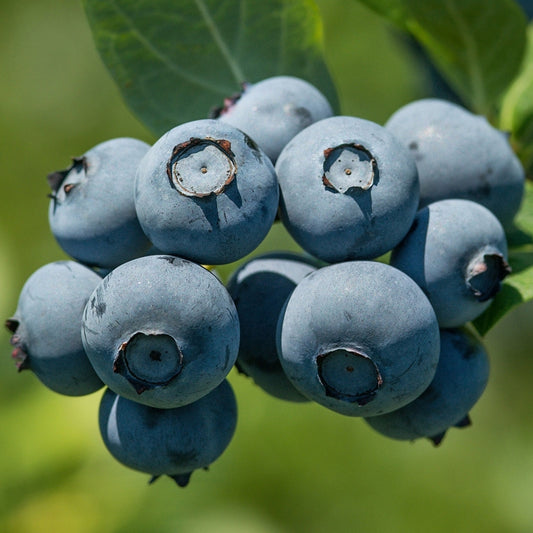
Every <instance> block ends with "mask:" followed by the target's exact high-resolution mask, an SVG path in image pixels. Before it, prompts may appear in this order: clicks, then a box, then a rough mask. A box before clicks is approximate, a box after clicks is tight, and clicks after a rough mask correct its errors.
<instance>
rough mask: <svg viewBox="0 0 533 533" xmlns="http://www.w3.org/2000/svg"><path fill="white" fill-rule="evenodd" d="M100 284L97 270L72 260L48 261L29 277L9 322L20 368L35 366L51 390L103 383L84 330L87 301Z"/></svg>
mask: <svg viewBox="0 0 533 533" xmlns="http://www.w3.org/2000/svg"><path fill="white" fill-rule="evenodd" d="M99 282H100V277H99V276H98V275H97V274H96V273H95V272H93V271H92V270H91V269H89V268H87V267H85V266H83V265H80V264H79V263H75V262H74V261H56V262H53V263H49V264H47V265H44V266H42V267H41V268H39V269H38V270H36V271H35V272H34V273H33V274H32V275H31V276H30V277H29V278H28V280H27V281H26V283H25V284H24V286H23V288H22V291H21V293H20V296H19V300H18V305H17V309H16V311H15V314H14V315H13V317H11V318H8V319H7V320H6V326H7V328H8V329H9V330H10V331H11V332H12V333H13V335H12V337H11V343H12V344H13V345H14V347H15V348H14V350H13V354H12V356H13V359H14V360H15V362H16V364H17V367H18V368H19V370H24V369H30V370H32V371H33V372H34V374H35V375H36V376H37V377H38V378H39V380H40V381H41V382H42V383H43V384H44V385H46V386H47V387H48V388H49V389H51V390H53V391H55V392H57V393H59V394H64V395H67V396H83V395H85V394H90V393H92V392H95V391H97V390H98V389H100V388H101V387H103V385H104V384H103V383H102V381H100V379H99V378H98V376H97V375H96V373H95V371H94V369H93V367H92V366H91V363H90V362H89V360H88V359H87V356H86V355H85V351H84V349H83V345H82V340H81V333H80V329H81V320H82V315H83V310H84V308H85V304H86V303H87V301H88V299H89V297H90V296H91V294H92V292H93V290H94V289H95V287H96V286H97V285H98V283H99Z"/></svg>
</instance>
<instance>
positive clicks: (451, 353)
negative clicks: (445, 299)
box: [366, 329, 489, 445]
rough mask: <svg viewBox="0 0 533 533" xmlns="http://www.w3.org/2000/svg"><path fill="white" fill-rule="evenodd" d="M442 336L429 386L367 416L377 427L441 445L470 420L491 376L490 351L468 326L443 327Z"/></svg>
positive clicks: (388, 433)
mask: <svg viewBox="0 0 533 533" xmlns="http://www.w3.org/2000/svg"><path fill="white" fill-rule="evenodd" d="M440 339H441V350H440V357H439V364H438V365H437V372H436V373H435V377H434V378H433V380H432V382H431V384H430V385H429V387H428V388H427V389H426V390H425V391H424V392H423V393H422V394H421V395H420V396H419V397H418V398H416V399H415V400H414V401H412V402H411V403H409V404H407V405H406V406H404V407H401V408H400V409H397V410H396V411H393V412H391V413H387V414H384V415H381V416H375V417H371V418H367V419H366V421H367V422H368V424H369V425H370V426H371V427H373V428H374V429H375V430H376V431H379V432H380V433H382V434H383V435H385V436H387V437H391V438H393V439H399V440H415V439H418V438H421V437H426V438H429V439H430V440H432V441H433V443H434V444H435V445H437V444H439V443H440V442H441V441H442V439H443V438H444V435H445V433H446V431H447V430H448V429H449V428H450V427H453V426H457V427H465V426H466V425H469V424H470V417H469V416H468V412H469V411H470V409H472V407H473V406H474V405H475V404H476V402H477V401H478V400H479V398H480V397H481V395H482V393H483V391H484V390H485V387H486V385H487V381H488V378H489V359H488V355H487V352H486V351H485V348H484V347H483V344H482V343H481V341H480V340H479V339H477V338H476V337H475V336H474V335H473V334H472V333H470V332H469V331H467V330H466V329H449V330H442V331H441V338H440Z"/></svg>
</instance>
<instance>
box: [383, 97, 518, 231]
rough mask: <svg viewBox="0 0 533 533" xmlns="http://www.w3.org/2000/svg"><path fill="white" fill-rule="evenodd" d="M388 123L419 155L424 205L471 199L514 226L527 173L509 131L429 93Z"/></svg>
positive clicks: (401, 139) (416, 156)
mask: <svg viewBox="0 0 533 533" xmlns="http://www.w3.org/2000/svg"><path fill="white" fill-rule="evenodd" d="M385 127H386V128H387V129H388V130H389V131H390V132H391V133H392V134H394V135H395V136H396V137H397V138H398V140H399V141H400V142H401V143H402V144H403V145H404V146H406V147H407V148H409V150H411V152H412V154H413V156H414V157H415V159H416V165H417V168H418V174H419V179H420V207H424V206H426V205H428V204H430V203H432V202H436V201H438V200H444V199H447V198H462V199H465V200H472V201H475V202H478V203H480V204H482V205H484V206H485V207H486V208H488V209H489V210H490V211H492V212H493V213H494V214H495V215H496V217H497V218H498V219H499V220H500V222H501V223H502V225H503V226H504V227H505V228H508V227H509V226H510V224H511V222H512V220H513V218H514V216H515V215H516V213H517V212H518V209H519V208H520V204H521V201H522V196H523V193H524V183H525V173H524V169H523V167H522V165H521V163H520V161H519V159H518V157H517V156H516V155H515V153H514V152H513V149H512V147H511V145H510V143H509V139H508V136H507V135H506V134H505V133H504V132H502V131H500V130H498V129H496V128H494V127H493V126H492V125H491V124H490V123H489V122H488V121H487V119H486V118H485V117H484V116H480V115H475V114H473V113H471V112H470V111H468V110H467V109H465V108H463V107H462V106H460V105H457V104H454V103H452V102H447V101H446V100H440V99H437V98H427V99H422V100H417V101H415V102H411V103H409V104H407V105H406V106H404V107H402V108H400V109H398V110H397V111H396V112H395V113H394V114H393V115H392V116H391V117H390V118H389V120H388V121H387V123H386V124H385Z"/></svg>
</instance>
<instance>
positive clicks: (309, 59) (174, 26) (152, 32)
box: [84, 0, 338, 135]
mask: <svg viewBox="0 0 533 533" xmlns="http://www.w3.org/2000/svg"><path fill="white" fill-rule="evenodd" d="M84 6H85V11H86V14H87V18H88V20H89V24H90V26H91V29H92V32H93V36H94V40H95V43H96V46H97V48H98V51H99V52H100V55H101V57H102V59H103V61H104V63H105V64H106V66H107V68H108V69H109V71H110V72H111V75H112V77H113V78H114V80H115V82H116V83H117V85H118V87H119V88H120V90H121V92H122V95H123V97H124V99H125V101H126V103H127V104H128V105H129V107H130V108H131V109H132V110H133V112H134V113H135V114H136V115H137V116H138V117H139V118H140V120H141V121H142V122H143V123H144V124H145V125H146V126H148V127H149V128H150V129H151V130H152V131H153V132H154V133H156V134H158V135H160V134H162V133H164V132H165V131H167V130H169V129H170V128H172V127H174V126H176V125H177V124H179V123H182V122H186V121H189V120H196V119H201V118H206V117H207V116H208V114H209V112H210V111H211V109H212V108H213V107H217V106H220V105H222V104H223V100H224V98H225V97H229V96H232V95H234V94H235V93H237V92H239V91H240V89H241V84H242V83H243V82H255V81H259V80H261V79H264V78H267V77H269V76H274V75H280V74H289V75H293V76H298V77H301V78H303V79H306V80H308V81H310V82H311V83H313V84H314V85H315V86H317V87H318V88H319V89H320V90H321V91H322V92H323V93H324V94H325V95H326V97H327V98H328V99H329V100H330V102H331V104H332V106H333V107H334V108H338V103H337V96H336V92H335V88H334V85H333V82H332V80H331V78H330V75H329V73H328V70H327V67H326V65H325V63H324V59H323V51H322V25H321V19H320V15H319V12H318V9H317V7H316V5H315V3H314V2H313V1H312V0H262V1H261V2H256V1H253V0H240V1H237V0H181V1H178V2H177V1H176V0H84Z"/></svg>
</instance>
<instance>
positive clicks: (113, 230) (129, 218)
mask: <svg viewBox="0 0 533 533" xmlns="http://www.w3.org/2000/svg"><path fill="white" fill-rule="evenodd" d="M149 147H150V146H149V145H148V144H146V143H145V142H143V141H140V140H138V139H131V138H127V137H121V138H117V139H111V140H108V141H105V142H103V143H100V144H98V145H96V146H95V147H94V148H92V149H90V150H89V151H88V152H86V153H85V154H84V155H83V156H81V157H77V158H74V159H73V163H72V165H71V166H70V167H69V168H67V169H65V170H60V171H58V172H54V173H52V174H50V175H49V176H48V181H49V184H50V186H51V188H52V194H51V201H50V204H49V209H48V220H49V223H50V229H51V231H52V233H53V235H54V237H55V238H56V240H57V242H58V244H59V246H60V247H61V248H62V249H63V251H65V252H66V253H67V254H68V255H70V256H71V257H73V258H75V259H77V260H78V261H81V262H82V263H85V264H86V265H90V266H98V267H102V268H113V267H115V266H118V265H120V264H121V263H124V262H126V261H128V260H130V259H133V258H135V257H138V256H140V255H142V254H143V253H144V251H145V250H147V249H148V248H149V246H150V243H149V241H148V239H147V238H146V236H145V235H144V232H143V231H142V229H141V226H140V225H139V222H138V220H137V214H136V212H135V204H134V198H133V188H134V183H135V173H136V170H137V165H138V164H139V162H140V160H141V159H142V157H143V156H144V155H145V154H146V152H147V151H148V149H149Z"/></svg>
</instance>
